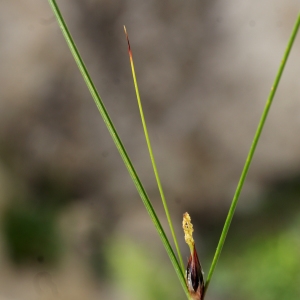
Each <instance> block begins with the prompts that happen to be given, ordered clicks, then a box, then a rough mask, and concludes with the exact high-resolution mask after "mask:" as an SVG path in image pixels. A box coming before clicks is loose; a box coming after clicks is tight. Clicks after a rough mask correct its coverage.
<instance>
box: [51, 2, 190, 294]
mask: <svg viewBox="0 0 300 300" xmlns="http://www.w3.org/2000/svg"><path fill="white" fill-rule="evenodd" d="M49 3H50V6H51V8H52V10H53V12H54V14H55V16H56V19H57V21H58V24H59V26H60V29H61V31H62V33H63V35H64V38H65V40H66V42H67V44H68V46H69V48H70V51H71V53H72V55H73V57H74V60H75V61H76V64H77V66H78V68H79V70H80V72H81V75H82V77H83V79H84V81H85V83H86V85H87V87H88V89H89V91H90V93H91V95H92V97H93V99H94V101H95V104H96V106H97V108H98V110H99V112H100V114H101V116H102V118H103V120H104V123H105V125H106V126H107V129H108V131H109V133H110V135H111V137H112V139H113V141H114V143H115V145H116V147H117V149H118V151H119V153H120V155H121V157H122V159H123V161H124V164H125V166H126V168H127V170H128V172H129V174H130V176H131V178H132V181H133V182H134V184H135V187H136V189H137V191H138V193H139V195H140V197H141V199H142V201H143V203H144V205H145V207H146V210H147V212H148V214H149V215H150V217H151V220H152V222H153V224H154V226H155V228H156V230H157V232H158V234H159V236H160V238H161V241H162V243H163V245H164V247H165V249H166V251H167V254H168V256H169V258H170V260H171V262H172V265H173V267H174V269H175V272H176V274H177V276H178V278H179V280H180V283H181V285H182V287H183V290H184V292H185V294H186V296H187V298H188V299H190V298H189V293H188V290H187V286H186V283H185V278H184V274H183V272H182V270H181V267H180V265H179V263H178V260H177V258H176V256H175V253H174V251H173V249H172V247H171V245H170V242H169V240H168V238H167V236H166V234H165V232H164V230H163V228H162V225H161V223H160V221H159V219H158V217H157V215H156V213H155V211H154V208H153V206H152V204H151V202H150V200H149V198H148V195H147V194H146V191H145V189H144V187H143V185H142V183H141V181H140V179H139V177H138V175H137V173H136V171H135V169H134V167H133V165H132V162H131V161H130V158H129V156H128V154H127V152H126V150H125V148H124V146H123V143H122V141H121V139H120V137H119V135H118V133H117V131H116V129H115V127H114V125H113V123H112V121H111V119H110V117H109V115H108V113H107V111H106V108H105V106H104V104H103V102H102V100H101V98H100V96H99V94H98V92H97V90H96V87H95V85H94V83H93V81H92V79H91V77H90V75H89V73H88V71H87V68H86V66H85V64H84V62H83V60H82V58H81V56H80V54H79V51H78V49H77V47H76V45H75V43H74V41H73V39H72V36H71V34H70V32H69V30H68V28H67V25H66V23H65V21H64V19H63V16H62V14H61V12H60V10H59V8H58V6H57V4H56V1H55V0H49Z"/></svg>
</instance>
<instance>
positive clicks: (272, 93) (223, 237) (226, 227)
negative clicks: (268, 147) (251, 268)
mask: <svg viewBox="0 0 300 300" xmlns="http://www.w3.org/2000/svg"><path fill="white" fill-rule="evenodd" d="M299 26H300V13H299V15H298V18H297V21H296V23H295V26H294V28H293V31H292V34H291V36H290V39H289V41H288V45H287V48H286V50H285V53H284V55H283V59H282V61H281V64H280V67H279V69H278V72H277V75H276V77H275V81H274V83H273V86H272V88H271V91H270V94H269V97H268V99H267V103H266V105H265V108H264V111H263V113H262V116H261V119H260V121H259V124H258V127H257V130H256V133H255V136H254V139H253V141H252V145H251V148H250V150H249V153H248V156H247V159H246V162H245V165H244V168H243V171H242V174H241V177H240V180H239V183H238V185H237V188H236V191H235V194H234V197H233V200H232V203H231V206H230V209H229V212H228V215H227V218H226V221H225V224H224V227H223V231H222V234H221V237H220V240H219V244H218V246H217V249H216V253H215V256H214V258H213V261H212V264H211V267H210V270H209V272H208V275H207V280H206V285H205V292H206V291H207V289H208V286H209V284H210V281H211V277H212V275H213V273H214V270H215V267H216V265H217V262H218V259H219V257H220V254H221V251H222V248H223V245H224V243H225V240H226V236H227V233H228V230H229V227H230V223H231V220H232V218H233V215H234V211H235V208H236V205H237V203H238V200H239V196H240V193H241V191H242V187H243V185H244V182H245V179H246V176H247V173H248V170H249V167H250V164H251V161H252V158H253V155H254V152H255V149H256V146H257V143H258V141H259V138H260V135H261V132H262V130H263V127H264V124H265V121H266V118H267V116H268V112H269V110H270V107H271V104H272V101H273V98H274V96H275V93H276V90H277V87H278V84H279V81H280V78H281V75H282V73H283V70H284V67H285V65H286V62H287V59H288V56H289V54H290V52H291V49H292V46H293V43H294V41H295V38H296V35H297V32H298V30H299Z"/></svg>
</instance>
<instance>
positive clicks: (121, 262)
mask: <svg viewBox="0 0 300 300" xmlns="http://www.w3.org/2000/svg"><path fill="white" fill-rule="evenodd" d="M106 255H107V260H108V264H109V269H110V277H111V280H113V281H114V286H116V288H118V289H120V290H122V291H123V293H124V294H127V295H128V296H127V298H126V297H125V298H126V299H132V300H139V299H143V300H160V299H161V300H165V299H172V300H176V299H178V300H182V299H184V298H185V296H184V293H183V290H182V288H181V286H180V283H179V281H178V278H177V276H176V274H175V272H174V271H173V268H172V266H171V263H170V262H169V258H168V257H167V256H166V257H165V260H163V259H162V258H161V257H160V256H159V255H157V254H155V253H153V251H151V249H150V248H143V247H142V246H139V245H137V244H135V243H134V242H131V241H130V240H128V239H124V238H120V237H118V238H116V239H115V240H114V241H112V243H111V244H110V245H109V246H108V248H107V252H106ZM125 298H124V299H125Z"/></svg>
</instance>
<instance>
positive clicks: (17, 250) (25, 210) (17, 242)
mask: <svg viewBox="0 0 300 300" xmlns="http://www.w3.org/2000/svg"><path fill="white" fill-rule="evenodd" d="M2 230H3V235H4V239H5V242H6V247H7V252H8V255H9V257H10V258H11V259H12V261H13V262H14V263H16V264H17V265H20V264H30V266H32V264H35V263H46V264H53V263H56V262H58V259H59V257H60V253H61V240H60V236H59V232H58V230H57V229H56V219H55V216H54V214H52V213H50V212H49V211H47V210H42V209H37V208H36V207H33V206H30V205H27V206H24V205H20V204H18V203H14V204H13V205H11V206H10V207H9V208H8V209H7V211H6V213H5V214H4V217H3V226H2Z"/></svg>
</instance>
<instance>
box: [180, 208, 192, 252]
mask: <svg viewBox="0 0 300 300" xmlns="http://www.w3.org/2000/svg"><path fill="white" fill-rule="evenodd" d="M182 228H183V231H184V239H185V242H186V243H187V244H188V245H189V247H190V250H191V253H193V249H194V239H193V231H194V229H193V224H192V223H191V217H190V215H189V214H188V213H187V212H186V213H184V214H183V221H182Z"/></svg>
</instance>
